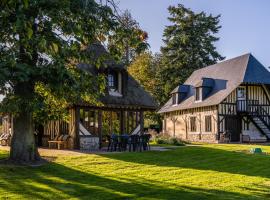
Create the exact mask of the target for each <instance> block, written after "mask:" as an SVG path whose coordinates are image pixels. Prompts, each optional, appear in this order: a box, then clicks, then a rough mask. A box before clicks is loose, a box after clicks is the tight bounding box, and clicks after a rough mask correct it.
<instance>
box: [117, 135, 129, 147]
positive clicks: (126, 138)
mask: <svg viewBox="0 0 270 200" xmlns="http://www.w3.org/2000/svg"><path fill="white" fill-rule="evenodd" d="M128 141H129V136H128V135H127V134H124V135H121V136H119V147H120V148H119V150H120V151H126V150H127V145H128Z"/></svg>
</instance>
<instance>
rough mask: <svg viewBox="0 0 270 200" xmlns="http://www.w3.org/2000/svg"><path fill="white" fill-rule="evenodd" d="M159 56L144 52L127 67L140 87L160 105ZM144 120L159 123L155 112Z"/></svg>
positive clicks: (147, 115)
mask: <svg viewBox="0 0 270 200" xmlns="http://www.w3.org/2000/svg"><path fill="white" fill-rule="evenodd" d="M160 66H161V65H160V55H158V54H156V55H153V54H152V53H151V52H145V53H142V54H140V55H138V56H136V57H135V58H134V60H133V62H132V63H131V64H130V65H129V67H128V72H129V73H130V75H131V76H133V77H134V78H135V79H136V80H137V81H138V82H139V83H140V85H141V86H142V87H143V88H144V89H145V90H146V91H147V92H149V93H150V94H151V95H152V97H154V99H155V100H156V102H157V103H158V104H159V105H160V100H161V98H160V97H161V96H162V95H163V94H162V93H160V92H161V91H162V90H160V86H161V84H160V78H159V77H158V75H159V74H158V71H160ZM146 118H147V119H150V120H151V121H152V122H155V123H157V122H160V117H159V115H157V114H156V113H155V112H148V113H147V114H146Z"/></svg>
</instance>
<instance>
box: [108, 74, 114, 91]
mask: <svg viewBox="0 0 270 200" xmlns="http://www.w3.org/2000/svg"><path fill="white" fill-rule="evenodd" d="M114 79H115V77H114V75H113V74H109V75H108V86H109V87H110V88H114V87H115V80H114Z"/></svg>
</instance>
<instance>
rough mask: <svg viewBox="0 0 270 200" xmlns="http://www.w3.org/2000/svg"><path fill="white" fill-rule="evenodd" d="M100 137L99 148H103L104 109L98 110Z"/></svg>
mask: <svg viewBox="0 0 270 200" xmlns="http://www.w3.org/2000/svg"><path fill="white" fill-rule="evenodd" d="M98 137H99V148H100V149H101V148H102V110H98Z"/></svg>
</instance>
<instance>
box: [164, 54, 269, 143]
mask: <svg viewBox="0 0 270 200" xmlns="http://www.w3.org/2000/svg"><path fill="white" fill-rule="evenodd" d="M269 100H270V72H269V71H268V70H267V69H266V68H265V67H264V66H263V65H262V64H261V63H260V62H259V61H258V60H256V58H254V57H253V56H252V55H251V54H245V55H242V56H239V57H236V58H233V59H230V60H226V61H223V62H220V63H218V64H214V65H211V66H208V67H204V68H202V69H199V70H196V71H194V72H193V73H192V75H191V76H190V77H189V78H188V79H187V80H186V82H185V83H184V84H183V85H179V86H177V87H176V88H175V89H174V90H173V91H172V92H171V98H170V99H169V101H168V102H167V103H166V104H165V105H164V106H163V107H162V108H161V109H160V110H159V113H161V114H162V115H163V116H164V120H163V133H164V134H167V135H170V136H173V137H178V138H181V139H183V140H188V141H198V142H213V143H217V142H242V141H243V142H244V141H249V142H252V141H254V142H263V141H268V140H269V139H270V101H269Z"/></svg>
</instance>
